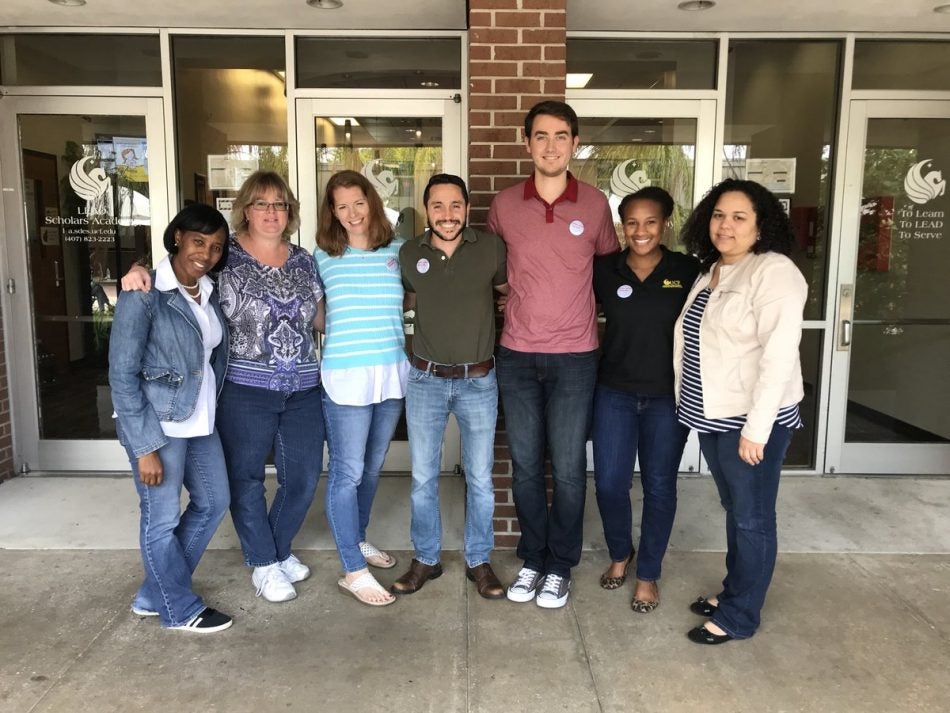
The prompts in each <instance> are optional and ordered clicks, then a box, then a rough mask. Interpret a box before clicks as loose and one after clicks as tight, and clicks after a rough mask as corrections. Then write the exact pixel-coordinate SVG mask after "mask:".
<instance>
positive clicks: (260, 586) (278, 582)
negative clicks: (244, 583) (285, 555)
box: [251, 562, 297, 602]
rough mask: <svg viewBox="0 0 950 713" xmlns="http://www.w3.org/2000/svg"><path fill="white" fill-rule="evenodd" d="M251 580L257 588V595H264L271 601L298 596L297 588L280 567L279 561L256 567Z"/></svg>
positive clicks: (280, 600) (282, 600) (287, 600)
mask: <svg viewBox="0 0 950 713" xmlns="http://www.w3.org/2000/svg"><path fill="white" fill-rule="evenodd" d="M251 581H252V582H253V583H254V586H255V587H256V588H257V596H259V597H264V599H266V600H267V601H269V602H289V601H290V600H291V599H293V598H294V597H296V596H297V590H296V589H294V585H293V584H291V583H290V580H289V579H288V578H287V575H286V574H284V571H283V570H282V569H281V568H280V563H279V562H275V563H274V564H269V565H267V566H266V567H255V568H254V574H252V575H251Z"/></svg>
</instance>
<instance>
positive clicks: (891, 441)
mask: <svg viewBox="0 0 950 713" xmlns="http://www.w3.org/2000/svg"><path fill="white" fill-rule="evenodd" d="M849 121H850V126H849V130H848V148H847V155H846V164H845V174H846V175H845V183H846V189H845V192H844V203H843V208H842V210H843V213H842V215H843V218H842V239H841V253H840V258H839V260H840V264H839V284H838V305H837V308H838V312H837V321H836V326H835V341H834V351H833V357H832V374H831V376H832V384H831V402H830V410H829V430H828V462H827V467H828V469H829V470H831V471H832V472H839V473H910V474H924V473H934V474H947V473H950V418H948V416H947V413H948V410H947V404H948V403H950V375H948V370H947V367H948V365H950V292H948V290H947V267H948V266H950V190H948V189H947V182H948V180H950V102H947V101H914V102H909V101H883V100H882V101H852V102H851V111H850V120H849Z"/></svg>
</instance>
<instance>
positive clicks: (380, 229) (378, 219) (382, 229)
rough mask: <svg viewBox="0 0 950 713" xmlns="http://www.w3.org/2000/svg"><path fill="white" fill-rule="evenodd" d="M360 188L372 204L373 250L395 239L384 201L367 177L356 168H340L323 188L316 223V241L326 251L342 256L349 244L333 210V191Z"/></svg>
mask: <svg viewBox="0 0 950 713" xmlns="http://www.w3.org/2000/svg"><path fill="white" fill-rule="evenodd" d="M354 187H355V188H359V189H360V190H361V191H363V195H364V196H366V202H367V203H368V204H369V247H370V250H376V249H377V248H381V247H385V246H386V245H389V244H390V243H391V242H392V240H393V231H392V226H391V225H390V223H389V219H388V218H387V217H386V211H385V210H384V209H383V201H382V200H381V199H380V197H379V194H378V193H377V192H376V191H375V190H373V187H372V186H371V185H370V182H369V181H368V180H367V179H366V177H365V176H364V175H363V174H361V173H357V172H356V171H340V172H339V173H334V174H333V175H332V176H330V180H329V181H327V188H326V190H325V191H324V192H323V204H322V205H321V206H320V221H319V223H318V224H317V245H318V246H319V248H320V249H321V250H323V251H324V252H325V253H326V254H327V255H330V256H332V257H339V256H340V255H342V254H343V251H344V250H346V246H347V245H348V242H347V238H346V228H344V227H343V224H342V223H341V222H340V221H339V220H337V217H336V214H335V213H334V212H333V191H335V190H336V189H337V188H354Z"/></svg>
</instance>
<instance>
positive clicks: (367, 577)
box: [337, 572, 396, 607]
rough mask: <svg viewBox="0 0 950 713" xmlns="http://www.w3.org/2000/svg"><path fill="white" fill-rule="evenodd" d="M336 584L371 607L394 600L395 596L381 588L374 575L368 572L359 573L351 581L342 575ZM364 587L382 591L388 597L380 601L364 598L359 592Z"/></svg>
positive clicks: (384, 604) (387, 603)
mask: <svg viewBox="0 0 950 713" xmlns="http://www.w3.org/2000/svg"><path fill="white" fill-rule="evenodd" d="M337 586H338V587H339V588H340V589H342V590H343V591H344V592H346V593H347V594H349V595H350V596H352V597H354V598H355V599H356V601H358V602H360V603H362V604H366V605H368V606H371V607H385V606H388V605H390V604H392V603H393V602H394V601H396V597H394V596H393V595H392V594H390V593H389V592H387V591H386V590H385V589H383V586H382V585H381V584H380V583H379V582H377V581H376V577H374V576H373V575H371V574H370V573H369V572H367V573H366V574H363V575H360V576H359V577H357V578H356V579H354V580H353V581H352V582H347V581H346V578H345V577H344V578H342V579H340V580H339V581H338V582H337ZM364 589H373V590H375V591H377V592H382V593H383V594H385V595H387V596H388V597H389V599H387V600H384V601H381V602H374V601H372V600H370V599H364V598H363V596H361V595H360V592H362V591H363V590H364Z"/></svg>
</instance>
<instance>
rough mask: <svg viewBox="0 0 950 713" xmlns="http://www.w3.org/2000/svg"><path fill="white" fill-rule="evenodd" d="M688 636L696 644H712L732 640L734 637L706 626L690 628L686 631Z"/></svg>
mask: <svg viewBox="0 0 950 713" xmlns="http://www.w3.org/2000/svg"><path fill="white" fill-rule="evenodd" d="M686 636H687V637H689V640H690V641H692V642H693V643H694V644H709V645H711V646H715V645H716V644H724V643H726V642H727V641H732V637H731V636H729V634H714V633H712V632H711V631H709V629H707V628H706V627H705V626H697V627H696V628H695V629H690V630H689V631H687V632H686Z"/></svg>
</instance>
